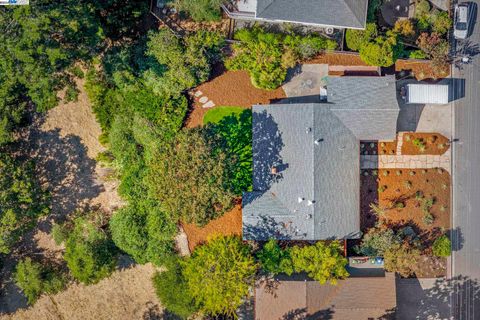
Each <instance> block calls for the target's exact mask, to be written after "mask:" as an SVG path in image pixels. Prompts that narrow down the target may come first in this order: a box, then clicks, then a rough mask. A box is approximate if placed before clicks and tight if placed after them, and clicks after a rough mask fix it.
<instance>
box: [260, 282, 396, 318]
mask: <svg viewBox="0 0 480 320" xmlns="http://www.w3.org/2000/svg"><path fill="white" fill-rule="evenodd" d="M274 287H275V288H274V289H272V290H268V289H267V287H266V286H265V284H260V285H259V286H258V287H257V289H256V292H255V319H256V320H278V319H282V320H283V319H285V320H286V319H292V320H293V319H334V320H336V319H340V320H343V319H345V320H347V319H348V320H349V319H358V320H363V319H364V320H369V319H378V318H379V317H385V316H386V315H388V314H389V313H390V312H391V311H392V310H394V308H395V307H396V292H395V276H394V274H391V273H387V274H386V276H385V277H378V278H348V279H345V280H340V281H339V282H338V284H337V285H336V286H333V285H330V284H325V285H321V284H319V283H318V282H316V281H311V280H306V281H305V279H303V280H302V279H295V280H289V279H287V280H279V281H278V282H277V283H276V285H275V286H274Z"/></svg>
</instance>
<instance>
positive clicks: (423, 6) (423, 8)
mask: <svg viewBox="0 0 480 320" xmlns="http://www.w3.org/2000/svg"><path fill="white" fill-rule="evenodd" d="M430 9H431V7H430V2H428V0H421V1H420V2H418V3H417V4H416V5H415V17H417V19H418V18H421V17H424V16H427V15H428V14H429V13H430Z"/></svg>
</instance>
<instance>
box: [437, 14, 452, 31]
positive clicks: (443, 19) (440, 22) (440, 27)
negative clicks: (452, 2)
mask: <svg viewBox="0 0 480 320" xmlns="http://www.w3.org/2000/svg"><path fill="white" fill-rule="evenodd" d="M432 20H433V22H432V30H433V31H434V32H438V33H440V34H446V33H447V32H448V30H449V29H450V28H451V27H452V19H450V17H449V16H448V12H446V11H440V12H438V13H436V14H435V15H433V16H432Z"/></svg>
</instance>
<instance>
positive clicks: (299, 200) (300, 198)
mask: <svg viewBox="0 0 480 320" xmlns="http://www.w3.org/2000/svg"><path fill="white" fill-rule="evenodd" d="M303 200H305V198H302V197H298V199H297V201H298V203H301V202H302V201H303Z"/></svg>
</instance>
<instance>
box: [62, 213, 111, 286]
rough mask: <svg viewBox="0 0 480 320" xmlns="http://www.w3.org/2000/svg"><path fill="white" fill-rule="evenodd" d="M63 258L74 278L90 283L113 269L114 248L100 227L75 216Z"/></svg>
mask: <svg viewBox="0 0 480 320" xmlns="http://www.w3.org/2000/svg"><path fill="white" fill-rule="evenodd" d="M64 258H65V261H66V262H67V266H68V268H69V269H70V272H71V273H72V275H73V277H74V278H75V279H77V280H79V281H80V282H83V283H85V284H91V283H96V282H98V281H99V280H101V279H103V278H105V277H107V276H108V275H110V273H112V271H113V270H114V269H115V265H116V250H115V246H114V245H113V242H112V241H111V240H110V239H109V238H108V236H107V234H105V232H104V231H103V230H102V229H100V228H98V227H96V226H95V225H94V224H93V223H91V222H89V221H87V220H85V219H84V218H77V219H75V221H74V226H73V230H72V231H71V233H70V235H69V236H68V239H67V241H66V245H65V255H64Z"/></svg>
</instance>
